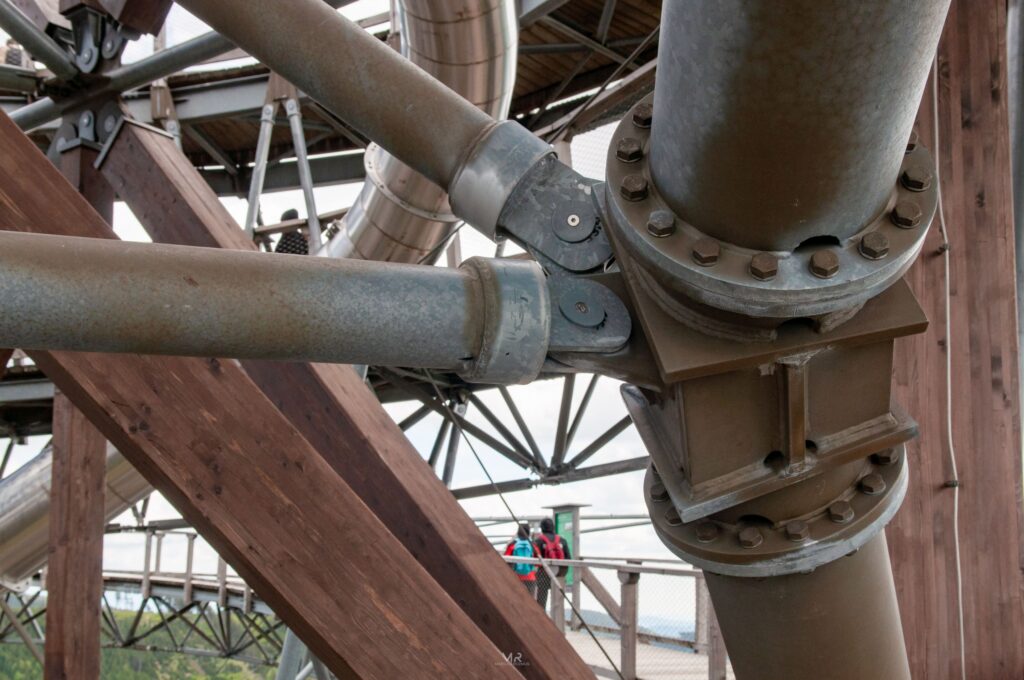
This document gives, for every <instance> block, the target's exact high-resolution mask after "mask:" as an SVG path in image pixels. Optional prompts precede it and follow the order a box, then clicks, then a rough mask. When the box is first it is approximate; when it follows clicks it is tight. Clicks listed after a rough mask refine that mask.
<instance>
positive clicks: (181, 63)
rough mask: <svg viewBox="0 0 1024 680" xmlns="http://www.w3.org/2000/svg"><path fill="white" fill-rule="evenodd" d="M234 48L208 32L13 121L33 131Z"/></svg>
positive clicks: (37, 104) (32, 107)
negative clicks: (68, 113) (69, 112)
mask: <svg viewBox="0 0 1024 680" xmlns="http://www.w3.org/2000/svg"><path fill="white" fill-rule="evenodd" d="M325 7H326V5H325ZM234 47H235V46H234V43H232V42H231V41H230V40H228V39H227V38H225V37H223V36H221V35H219V34H217V33H213V32H211V33H206V34H204V35H201V36H199V37H197V38H193V39H192V40H188V41H186V42H183V43H181V44H180V45H175V46H174V47H171V48H169V49H166V50H162V51H160V52H157V53H155V54H153V55H152V56H150V57H146V58H145V59H141V60H139V61H137V62H135V63H134V64H128V65H127V66H120V67H118V68H116V69H114V70H112V71H110V72H109V73H106V74H104V76H105V78H106V79H105V80H104V81H102V82H101V83H100V84H98V85H96V86H95V87H92V88H90V89H87V90H85V91H83V92H80V93H79V94H76V95H74V96H71V97H68V98H66V99H61V100H59V101H54V100H53V99H52V98H50V97H44V98H43V99H39V100H36V101H34V102H32V103H31V104H28V105H26V106H23V107H21V108H20V109H18V110H17V111H15V112H14V113H13V114H11V120H13V121H14V122H15V124H16V125H17V126H18V127H20V128H21V129H22V130H31V129H32V128H36V127H39V126H40V125H45V124H46V123H49V122H50V121H51V120H54V119H55V118H59V117H60V116H61V114H63V113H64V112H65V111H67V110H69V109H73V108H76V107H79V106H82V105H84V104H86V103H88V102H89V101H90V100H91V99H95V98H97V97H103V96H106V95H112V94H117V93H120V92H124V91H126V90H131V89H133V88H136V87H141V86H143V85H148V84H149V83H151V82H153V81H154V80H157V79H159V78H166V77H167V76H169V75H171V74H172V73H177V72H178V71H181V70H182V69H184V68H187V67H189V66H194V65H195V64H198V63H200V62H203V61H206V60H207V59H212V58H214V57H216V56H219V55H221V54H224V53H225V52H228V51H230V50H232V49H234Z"/></svg>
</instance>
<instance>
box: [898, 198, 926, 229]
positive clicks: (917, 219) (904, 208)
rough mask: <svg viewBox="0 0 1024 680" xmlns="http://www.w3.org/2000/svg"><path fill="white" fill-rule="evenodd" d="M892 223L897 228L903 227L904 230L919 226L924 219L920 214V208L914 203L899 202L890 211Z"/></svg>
mask: <svg viewBox="0 0 1024 680" xmlns="http://www.w3.org/2000/svg"><path fill="white" fill-rule="evenodd" d="M891 217H892V222H893V224H895V225H896V226H897V227H903V228H904V229H911V228H913V227H916V226H917V225H919V224H921V218H922V217H924V213H922V212H921V206H919V205H918V204H917V203H916V202H914V201H900V202H899V203H897V204H896V206H895V207H894V208H893V209H892V215H891Z"/></svg>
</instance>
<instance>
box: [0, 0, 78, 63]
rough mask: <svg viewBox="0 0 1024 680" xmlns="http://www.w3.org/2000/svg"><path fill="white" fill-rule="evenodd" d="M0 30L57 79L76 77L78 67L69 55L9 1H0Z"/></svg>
mask: <svg viewBox="0 0 1024 680" xmlns="http://www.w3.org/2000/svg"><path fill="white" fill-rule="evenodd" d="M0 28H2V29H4V30H5V31H7V33H8V35H10V36H11V37H12V38H14V39H15V40H17V41H18V42H19V43H20V44H21V46H22V47H24V48H25V49H26V50H28V53H29V54H30V55H32V57H33V58H34V59H38V60H39V61H41V62H43V63H44V64H46V67H47V68H48V69H50V70H51V71H53V73H54V75H56V76H57V77H58V78H63V79H65V80H70V79H71V78H74V77H75V76H77V75H78V67H77V66H75V60H74V59H73V58H72V57H71V54H70V53H68V51H67V50H65V49H64V48H63V47H61V46H60V45H58V44H57V43H56V42H54V40H53V38H51V37H50V36H48V35H46V34H45V33H43V32H42V31H41V30H39V28H38V27H37V26H36V25H35V24H34V23H32V20H31V19H29V18H28V17H27V16H25V15H24V14H22V12H21V10H19V9H18V8H17V7H15V6H14V4H13V3H12V2H11V0H0Z"/></svg>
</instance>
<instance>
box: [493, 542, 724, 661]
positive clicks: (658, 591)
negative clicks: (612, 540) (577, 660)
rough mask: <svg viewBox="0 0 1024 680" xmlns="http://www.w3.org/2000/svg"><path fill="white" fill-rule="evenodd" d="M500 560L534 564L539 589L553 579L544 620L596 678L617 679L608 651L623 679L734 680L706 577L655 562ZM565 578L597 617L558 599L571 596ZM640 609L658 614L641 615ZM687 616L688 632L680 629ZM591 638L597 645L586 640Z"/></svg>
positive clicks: (583, 607)
mask: <svg viewBox="0 0 1024 680" xmlns="http://www.w3.org/2000/svg"><path fill="white" fill-rule="evenodd" d="M504 559H505V561H506V562H508V563H509V564H515V563H520V564H532V565H536V566H537V572H536V573H537V579H538V582H540V583H544V580H545V579H556V580H557V581H558V584H559V587H557V588H551V594H550V596H549V598H548V611H549V614H550V616H551V618H552V620H553V621H554V623H555V626H556V627H557V628H558V629H559V630H560V631H562V632H563V633H565V634H566V635H567V636H568V637H570V639H571V640H572V642H573V644H574V646H575V647H576V649H577V651H579V652H580V654H581V656H583V659H584V660H585V661H586V662H587V663H588V664H590V665H591V667H593V668H594V669H595V672H597V673H598V675H602V676H607V677H613V678H617V677H618V675H616V674H615V669H614V668H612V666H611V664H609V663H608V659H606V658H605V653H607V654H608V655H609V656H610V657H611V659H612V660H613V661H614V662H615V666H617V669H618V672H619V673H620V674H621V675H622V677H623V678H624V679H625V680H636V679H637V678H644V679H645V680H655V679H657V678H673V679H685V680H691V679H692V680H698V679H700V680H703V679H704V678H708V679H709V680H726V678H731V677H732V673H731V670H730V669H729V664H728V659H727V656H726V651H725V644H724V642H723V640H722V636H721V632H720V631H719V629H718V621H717V619H716V618H715V614H714V610H713V609H712V607H711V600H710V598H709V597H708V592H707V585H706V584H705V582H704V574H703V572H701V571H699V570H695V569H687V568H681V567H678V566H668V565H669V564H677V565H678V564H679V563H678V562H670V561H667V560H657V559H651V560H643V559H629V560H625V559H622V558H584V559H575V560H543V561H542V560H539V559H535V558H528V557H515V556H509V555H506V556H504ZM570 570H572V575H571V576H570V575H569V571H570ZM612 575H614V576H615V581H612V583H613V584H614V583H615V582H617V585H618V588H617V590H618V598H617V599H616V596H614V595H613V594H612V590H614V589H615V587H614V585H613V586H612V587H611V588H609V587H608V585H606V584H607V583H608V582H609V581H611V576H612ZM567 577H568V578H577V577H578V578H579V582H580V584H581V585H582V586H583V588H584V589H585V590H586V591H587V593H588V594H589V596H590V598H593V601H594V602H596V603H597V605H599V606H600V609H599V610H596V611H595V610H593V609H591V608H589V607H588V606H587V603H586V601H585V599H584V598H578V599H576V601H575V602H574V604H575V606H576V609H577V610H579V612H580V614H581V615H582V617H583V621H580V620H579V618H578V617H577V616H576V615H575V614H574V613H572V612H571V609H572V607H570V606H568V605H567V604H566V598H564V597H561V596H560V592H562V591H566V590H568V592H570V593H571V592H572V591H573V589H572V588H571V587H569V588H567V586H566V581H567ZM642 586H648V590H647V591H646V592H645V596H644V597H641V592H642ZM587 599H589V598H587ZM642 603H643V604H644V606H649V607H651V609H652V610H653V609H657V610H658V611H657V612H654V611H652V612H649V613H645V612H644V611H642ZM666 610H670V611H672V612H674V617H670V616H665V612H666ZM691 613H692V617H691V616H690V614H691ZM691 618H692V627H693V629H692V631H685V630H684V628H685V627H686V623H687V621H688V620H691ZM584 623H585V624H586V625H584ZM673 627H674V629H673ZM588 628H589V631H590V632H587V630H586V629H588ZM687 632H689V635H687V634H686V633H687ZM591 633H593V634H594V638H595V639H591ZM616 637H617V638H618V640H616V639H615V638H616ZM599 645H600V646H599ZM602 647H603V648H604V649H603V651H602V649H601V648H602ZM616 656H617V657H618V658H616Z"/></svg>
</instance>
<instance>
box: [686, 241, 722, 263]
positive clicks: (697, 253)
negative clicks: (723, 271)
mask: <svg viewBox="0 0 1024 680" xmlns="http://www.w3.org/2000/svg"><path fill="white" fill-rule="evenodd" d="M721 255H722V246H720V245H719V244H718V241H716V240H715V239H713V238H702V239H700V240H698V241H697V242H696V243H694V244H693V261H694V262H696V263H697V264H699V265H700V266H702V267H710V266H711V265H713V264H715V263H716V262H718V258H719V257H721Z"/></svg>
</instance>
